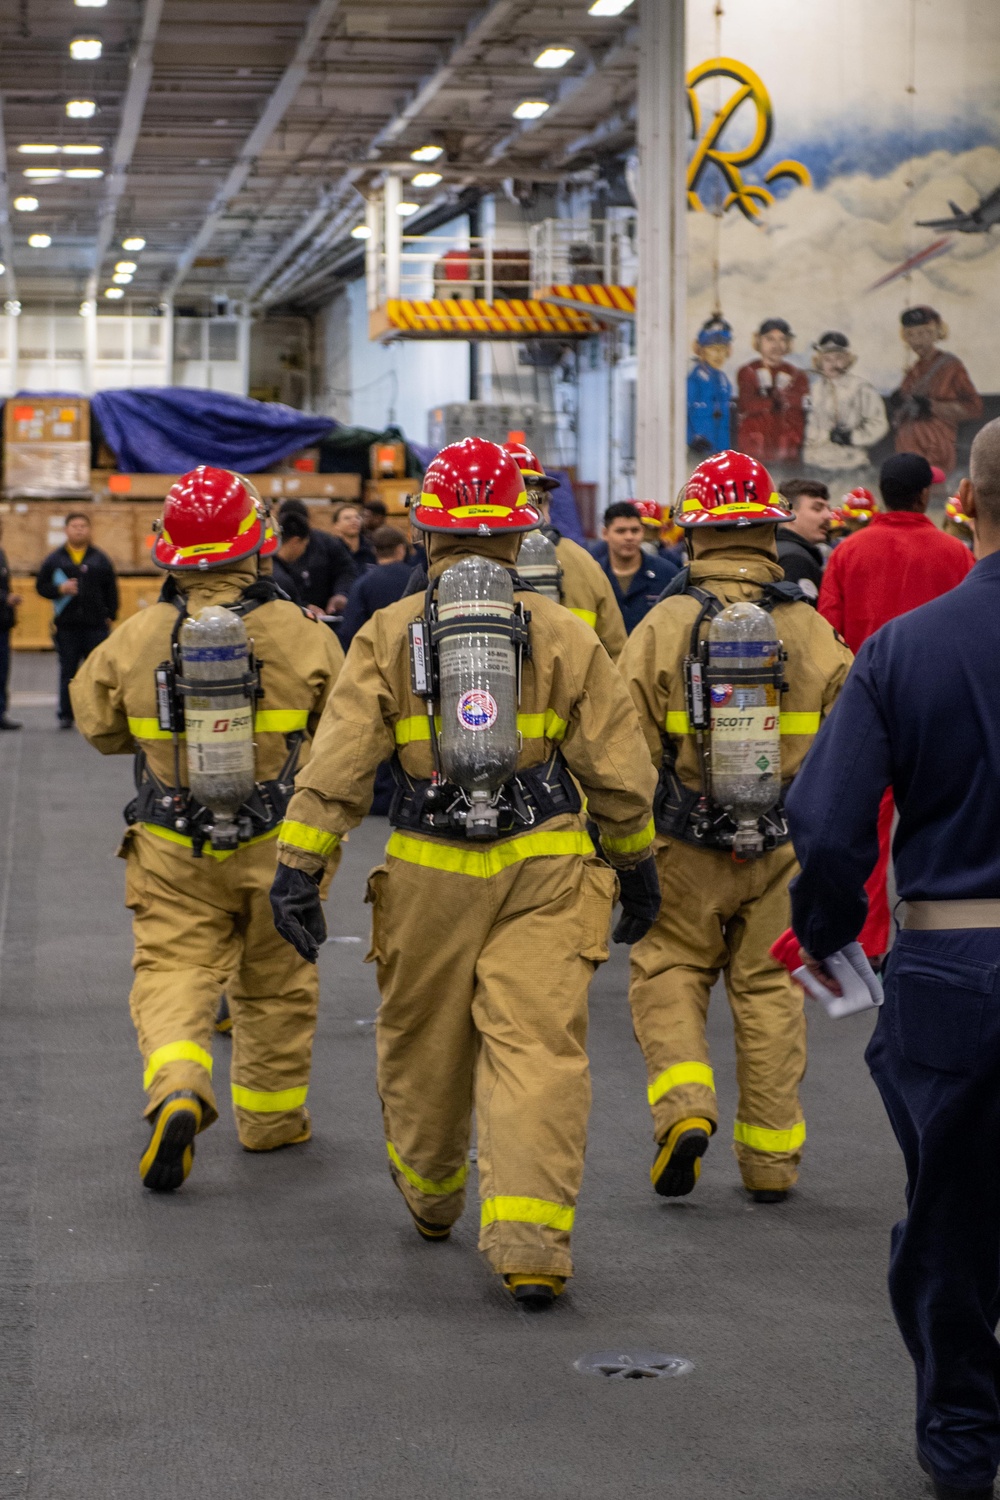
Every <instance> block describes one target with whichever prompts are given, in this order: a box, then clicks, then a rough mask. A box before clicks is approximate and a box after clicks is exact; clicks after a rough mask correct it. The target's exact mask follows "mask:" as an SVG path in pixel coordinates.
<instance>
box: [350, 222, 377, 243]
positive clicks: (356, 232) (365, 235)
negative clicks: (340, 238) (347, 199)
mask: <svg viewBox="0 0 1000 1500" xmlns="http://www.w3.org/2000/svg"><path fill="white" fill-rule="evenodd" d="M371 237H372V232H371V230H370V229H369V228H368V225H367V224H355V226H354V228H353V229H352V230H351V239H352V240H370V239H371Z"/></svg>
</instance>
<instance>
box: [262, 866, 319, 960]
mask: <svg viewBox="0 0 1000 1500" xmlns="http://www.w3.org/2000/svg"><path fill="white" fill-rule="evenodd" d="M321 879H322V872H320V873H318V874H316V875H307V874H306V872H305V870H295V869H293V868H292V866H291V865H282V864H279V866H278V870H277V874H276V875H275V877H274V884H273V885H272V886H271V910H272V912H273V913H274V925H275V927H276V928H277V930H278V932H279V933H280V934H281V936H282V937H283V938H284V939H285V942H286V943H291V945H292V947H293V948H294V949H295V951H296V953H298V954H299V955H300V956H301V957H302V958H304V959H305V960H306V961H307V962H308V963H311V964H314V963H315V962H316V957H317V954H318V953H319V950H320V945H321V944H322V943H325V942H326V918H325V917H324V916H323V906H322V903H321V902H320V899H319V883H320V880H321Z"/></svg>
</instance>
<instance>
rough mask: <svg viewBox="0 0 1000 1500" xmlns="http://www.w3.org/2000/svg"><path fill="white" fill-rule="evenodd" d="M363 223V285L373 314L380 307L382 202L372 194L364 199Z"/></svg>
mask: <svg viewBox="0 0 1000 1500" xmlns="http://www.w3.org/2000/svg"><path fill="white" fill-rule="evenodd" d="M365 223H366V224H367V226H368V238H367V239H366V240H365V285H366V289H367V292H368V311H369V312H370V313H373V312H374V311H375V309H376V308H377V307H378V306H380V297H379V272H380V269H381V265H382V239H383V234H384V224H383V218H382V200H381V198H380V197H377V196H376V195H375V194H374V193H373V194H372V195H371V196H370V197H369V198H366V199H365Z"/></svg>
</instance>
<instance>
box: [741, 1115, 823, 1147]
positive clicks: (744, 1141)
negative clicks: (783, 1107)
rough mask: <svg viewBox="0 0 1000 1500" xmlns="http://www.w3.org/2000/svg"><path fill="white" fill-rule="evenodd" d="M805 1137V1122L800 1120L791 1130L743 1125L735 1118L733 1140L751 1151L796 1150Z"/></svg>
mask: <svg viewBox="0 0 1000 1500" xmlns="http://www.w3.org/2000/svg"><path fill="white" fill-rule="evenodd" d="M805 1138H806V1122H805V1120H800V1121H799V1123H798V1124H797V1125H793V1126H792V1128H791V1130H764V1129H763V1128H762V1127H761V1126H759V1125H745V1124H744V1122H743V1121H742V1120H737V1121H736V1123H735V1125H734V1126H733V1140H734V1141H739V1143H740V1145H741V1146H749V1147H750V1148H751V1150H753V1151H797V1150H798V1149H799V1147H800V1146H801V1145H802V1144H803V1142H804V1141H805Z"/></svg>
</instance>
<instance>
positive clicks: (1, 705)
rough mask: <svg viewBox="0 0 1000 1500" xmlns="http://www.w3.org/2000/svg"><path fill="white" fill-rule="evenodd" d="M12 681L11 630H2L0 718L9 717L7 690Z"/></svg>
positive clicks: (0, 633) (0, 642) (0, 649)
mask: <svg viewBox="0 0 1000 1500" xmlns="http://www.w3.org/2000/svg"><path fill="white" fill-rule="evenodd" d="M9 683H10V631H9V630H0V719H6V717H7V690H8V685H9Z"/></svg>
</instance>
